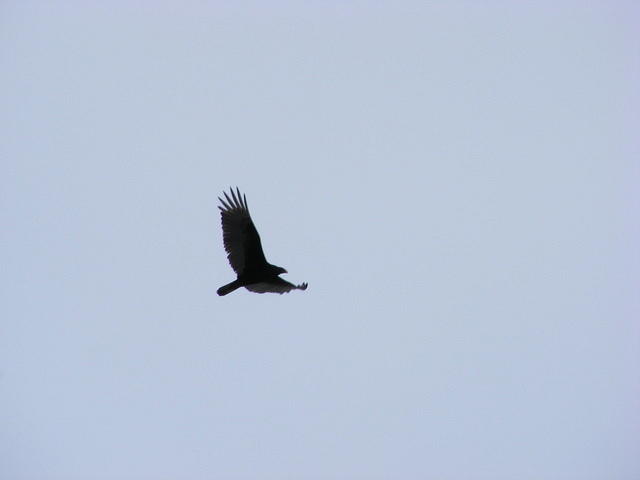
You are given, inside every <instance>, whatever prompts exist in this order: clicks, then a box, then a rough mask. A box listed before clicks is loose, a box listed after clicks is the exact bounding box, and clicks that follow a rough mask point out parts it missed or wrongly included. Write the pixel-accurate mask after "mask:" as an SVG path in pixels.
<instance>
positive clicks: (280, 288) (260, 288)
mask: <svg viewBox="0 0 640 480" xmlns="http://www.w3.org/2000/svg"><path fill="white" fill-rule="evenodd" d="M244 288H246V289H247V290H249V291H251V292H256V293H279V294H280V295H282V294H283V293H289V292H290V291H291V290H306V289H307V284H306V283H303V284H301V285H294V284H293V283H289V282H287V281H286V280H283V279H282V278H280V277H278V278H276V279H275V280H269V281H268V282H260V283H252V284H251V285H245V286H244Z"/></svg>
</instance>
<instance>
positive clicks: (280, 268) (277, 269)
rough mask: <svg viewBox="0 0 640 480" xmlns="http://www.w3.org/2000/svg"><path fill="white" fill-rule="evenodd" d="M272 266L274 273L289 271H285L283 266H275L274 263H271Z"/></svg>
mask: <svg viewBox="0 0 640 480" xmlns="http://www.w3.org/2000/svg"><path fill="white" fill-rule="evenodd" d="M272 267H273V272H274V273H275V274H276V275H280V274H281V273H289V272H287V271H286V270H285V269H284V268H282V267H278V266H276V265H272Z"/></svg>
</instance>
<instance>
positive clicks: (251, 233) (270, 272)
mask: <svg viewBox="0 0 640 480" xmlns="http://www.w3.org/2000/svg"><path fill="white" fill-rule="evenodd" d="M230 191H231V192H230V193H231V197H229V195H227V192H222V193H223V194H224V198H225V199H226V201H225V200H223V199H222V198H220V197H218V200H220V203H221V204H222V205H221V206H218V208H219V209H220V216H221V218H222V239H223V241H224V249H225V250H226V252H227V258H228V259H229V264H230V265H231V268H233V270H234V271H235V272H236V274H237V276H238V278H236V279H235V280H234V281H233V282H231V283H228V284H226V285H223V286H222V287H220V288H219V289H218V295H220V296H222V295H226V294H228V293H231V292H233V291H234V290H236V289H238V288H240V287H244V288H246V289H247V290H249V291H250V292H256V293H267V292H270V293H279V294H281V295H282V294H283V293H288V292H290V291H291V290H306V289H307V286H308V284H307V283H302V284H300V285H294V284H293V283H289V282H287V281H286V280H284V279H282V278H280V277H279V275H280V274H281V273H287V271H286V270H285V269H284V268H282V267H278V266H276V265H271V264H270V263H269V262H267V259H266V258H265V257H264V252H263V251H262V244H261V243H260V235H259V234H258V230H256V227H255V225H254V224H253V221H252V220H251V215H250V214H249V207H248V206H247V197H246V196H245V195H241V194H240V190H239V189H238V187H236V191H235V192H234V191H233V188H230Z"/></svg>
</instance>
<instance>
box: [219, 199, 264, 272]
mask: <svg viewBox="0 0 640 480" xmlns="http://www.w3.org/2000/svg"><path fill="white" fill-rule="evenodd" d="M236 192H237V195H236ZM236 192H234V191H233V189H231V198H229V195H227V193H226V192H223V193H224V197H225V199H226V201H224V200H223V199H222V198H220V197H218V200H220V203H222V205H223V206H222V207H220V206H219V207H218V208H219V209H220V216H221V217H222V238H223V241H224V249H225V250H226V251H227V258H228V259H229V263H230V264H231V268H233V269H234V270H235V272H236V273H237V274H238V275H240V274H241V273H242V272H244V271H245V270H253V269H256V268H262V267H263V266H264V265H266V264H267V260H266V259H265V258H264V252H263V251H262V244H261V243H260V235H258V231H257V230H256V227H255V226H254V225H253V222H252V221H251V215H249V208H248V207H247V198H246V196H244V195H240V190H239V189H238V187H236Z"/></svg>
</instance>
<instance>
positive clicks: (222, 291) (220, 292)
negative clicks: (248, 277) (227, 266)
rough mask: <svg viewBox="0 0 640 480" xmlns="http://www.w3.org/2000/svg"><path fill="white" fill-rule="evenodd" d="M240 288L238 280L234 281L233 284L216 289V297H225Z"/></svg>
mask: <svg viewBox="0 0 640 480" xmlns="http://www.w3.org/2000/svg"><path fill="white" fill-rule="evenodd" d="M241 286H242V284H241V283H240V282H239V281H238V280H234V281H233V282H231V283H227V284H226V285H223V286H222V287H220V288H219V289H218V295H220V296H223V295H226V294H227V293H231V292H233V291H234V290H237V289H238V288H240V287H241Z"/></svg>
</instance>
